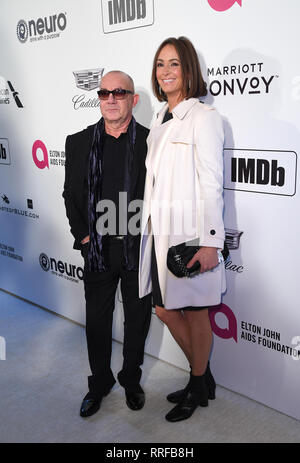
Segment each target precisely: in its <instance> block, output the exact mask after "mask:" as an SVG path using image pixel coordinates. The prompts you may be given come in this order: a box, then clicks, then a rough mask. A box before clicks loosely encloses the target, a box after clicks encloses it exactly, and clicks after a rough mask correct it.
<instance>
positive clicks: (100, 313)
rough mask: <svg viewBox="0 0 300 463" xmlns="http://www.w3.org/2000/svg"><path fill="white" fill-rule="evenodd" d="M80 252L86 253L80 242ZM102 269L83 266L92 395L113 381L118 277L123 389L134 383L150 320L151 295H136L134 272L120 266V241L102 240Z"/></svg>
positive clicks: (99, 393)
mask: <svg viewBox="0 0 300 463" xmlns="http://www.w3.org/2000/svg"><path fill="white" fill-rule="evenodd" d="M84 248H85V249H84V251H83V256H84V257H85V262H86V257H87V255H86V254H87V248H88V246H87V245H86V246H84ZM103 251H104V254H105V262H107V263H108V268H107V270H106V271H105V272H100V273H96V272H89V271H88V270H87V266H86V265H85V269H84V289H85V299H86V337H87V348H88V356H89V362H90V369H91V373H92V375H91V376H89V378H88V384H89V390H90V392H91V393H92V394H93V395H94V396H95V397H98V396H102V395H105V394H107V393H108V392H109V390H110V389H111V388H112V387H113V385H114V383H115V382H116V381H115V378H114V375H113V373H112V370H111V365H110V363H111V351H112V322H113V311H114V307H115V296H116V290H117V287H118V283H119V281H121V295H122V300H123V310H124V343H123V367H122V370H121V371H120V372H119V373H118V381H119V383H120V384H121V386H123V387H124V388H125V389H128V390H132V391H134V390H135V389H136V387H137V386H138V384H139V382H140V379H141V374H142V370H141V368H140V365H142V363H143V359H144V347H145V340H146V337H147V334H148V331H149V326H150V320H151V295H149V296H146V297H144V298H142V299H140V298H139V291H138V272H137V271H128V270H126V269H125V268H124V267H123V263H124V262H123V260H124V258H123V241H122V240H120V239H117V238H113V237H110V238H107V239H106V240H105V241H104V243H103Z"/></svg>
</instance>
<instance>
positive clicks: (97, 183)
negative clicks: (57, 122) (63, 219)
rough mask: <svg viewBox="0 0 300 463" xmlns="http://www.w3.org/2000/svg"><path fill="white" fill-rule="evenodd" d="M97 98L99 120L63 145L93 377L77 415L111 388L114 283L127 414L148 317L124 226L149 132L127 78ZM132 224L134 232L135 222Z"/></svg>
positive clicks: (134, 403)
mask: <svg viewBox="0 0 300 463" xmlns="http://www.w3.org/2000/svg"><path fill="white" fill-rule="evenodd" d="M98 96H99V100H100V109H101V113H102V118H101V119H100V121H99V122H98V123H97V124H94V125H91V126H89V127H87V129H85V130H83V131H81V132H78V133H76V134H74V135H69V136H68V137H67V139H66V171H65V174H66V176H65V184H64V192H63V197H64V199H65V206H66V213H67V217H68V219H69V223H70V227H71V233H72V234H73V236H74V238H75V242H74V246H73V247H74V249H79V250H81V253H82V256H83V258H84V289H85V300H86V337H87V347H88V356H89V363H90V368H91V373H92V374H91V376H89V377H88V386H89V392H88V394H87V395H86V396H85V397H84V399H83V402H82V405H81V409H80V415H81V416H82V417H87V416H91V415H93V414H94V413H96V412H97V411H98V409H99V408H100V404H101V400H102V398H103V397H104V396H106V395H107V394H108V393H109V392H110V390H111V388H112V387H113V385H114V383H115V382H116V381H115V378H114V375H113V373H112V371H111V367H110V362H111V348H112V321H113V310H114V304H115V294H116V290H117V286H118V283H119V281H121V293H122V299H123V309H124V344H123V367H122V370H121V371H120V372H119V373H118V381H119V383H120V384H121V386H123V387H124V388H125V396H126V404H127V405H128V407H129V408H130V409H132V410H139V409H141V408H142V407H143V405H144V402H145V394H144V391H143V389H142V388H141V386H140V379H141V374H142V370H141V368H140V366H141V365H142V363H143V357H144V345H145V340H146V336H147V334H148V331H149V325H150V319H151V299H150V297H149V296H147V297H144V298H142V299H139V296H138V260H139V242H140V234H139V229H135V227H132V226H131V227H130V218H132V217H133V216H134V214H133V213H131V215H130V214H129V213H128V214H127V212H128V208H129V210H131V209H132V208H130V207H129V206H130V204H131V205H132V204H136V203H132V201H136V200H140V201H142V199H143V193H144V182H145V174H146V168H145V158H146V151H147V145H146V138H147V136H148V132H149V131H148V129H146V128H145V127H143V126H142V125H140V124H138V123H137V122H136V121H135V119H134V117H133V116H132V109H133V107H134V106H135V105H136V104H137V102H138V98H139V96H138V95H136V94H135V93H134V85H133V81H132V79H131V77H130V76H128V75H127V74H125V73H123V72H121V71H112V72H109V73H107V74H106V75H105V76H104V77H103V78H102V80H101V84H100V90H99V91H98ZM120 193H121V196H120ZM120 197H122V198H123V199H122V200H121V202H120V201H119V198H120ZM124 198H125V200H124ZM105 207H106V208H105ZM107 207H108V209H110V210H109V213H110V215H109V214H108V215H107ZM111 213H113V214H111ZM124 217H125V219H124ZM131 224H139V226H140V222H139V221H138V220H132V221H131ZM128 225H129V226H128Z"/></svg>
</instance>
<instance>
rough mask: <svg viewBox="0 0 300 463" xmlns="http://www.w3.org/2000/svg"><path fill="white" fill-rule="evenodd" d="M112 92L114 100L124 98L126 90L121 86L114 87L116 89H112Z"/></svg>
mask: <svg viewBox="0 0 300 463" xmlns="http://www.w3.org/2000/svg"><path fill="white" fill-rule="evenodd" d="M112 94H113V96H114V97H115V98H116V100H122V98H124V97H125V95H126V90H123V89H122V88H116V90H113V92H112Z"/></svg>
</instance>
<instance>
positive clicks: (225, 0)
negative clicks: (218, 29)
mask: <svg viewBox="0 0 300 463" xmlns="http://www.w3.org/2000/svg"><path fill="white" fill-rule="evenodd" d="M207 1H208V3H209V4H210V6H211V7H212V8H213V9H214V10H216V11H226V10H229V8H231V7H232V6H233V5H234V3H238V4H239V5H240V6H242V0H207Z"/></svg>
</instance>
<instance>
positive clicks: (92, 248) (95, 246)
mask: <svg viewBox="0 0 300 463" xmlns="http://www.w3.org/2000/svg"><path fill="white" fill-rule="evenodd" d="M104 133H105V124H104V119H103V117H102V118H101V119H100V121H99V122H98V123H97V124H96V126H95V130H94V137H93V142H92V147H91V152H90V157H89V174H88V218H89V235H90V241H89V252H88V266H89V270H90V271H92V272H104V271H105V270H107V265H106V263H105V262H104V257H103V245H102V244H103V243H102V235H100V234H99V233H98V232H97V230H96V223H97V217H96V207H97V204H98V202H99V201H100V200H101V185H102V176H103V170H102V167H103V136H104ZM127 134H128V136H127V145H126V153H125V175H124V191H125V192H126V193H127V206H128V205H129V202H130V201H131V197H130V192H131V188H130V186H131V175H130V174H131V170H132V162H133V149H134V145H135V139H136V121H135V119H134V117H132V119H131V121H130V124H129V126H128V129H127ZM127 210H128V207H127ZM132 245H133V243H132V240H131V239H130V236H128V234H127V235H126V236H125V237H124V239H123V249H124V259H125V268H126V269H127V270H136V263H134V262H133V259H131V255H132V253H131V249H132Z"/></svg>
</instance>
